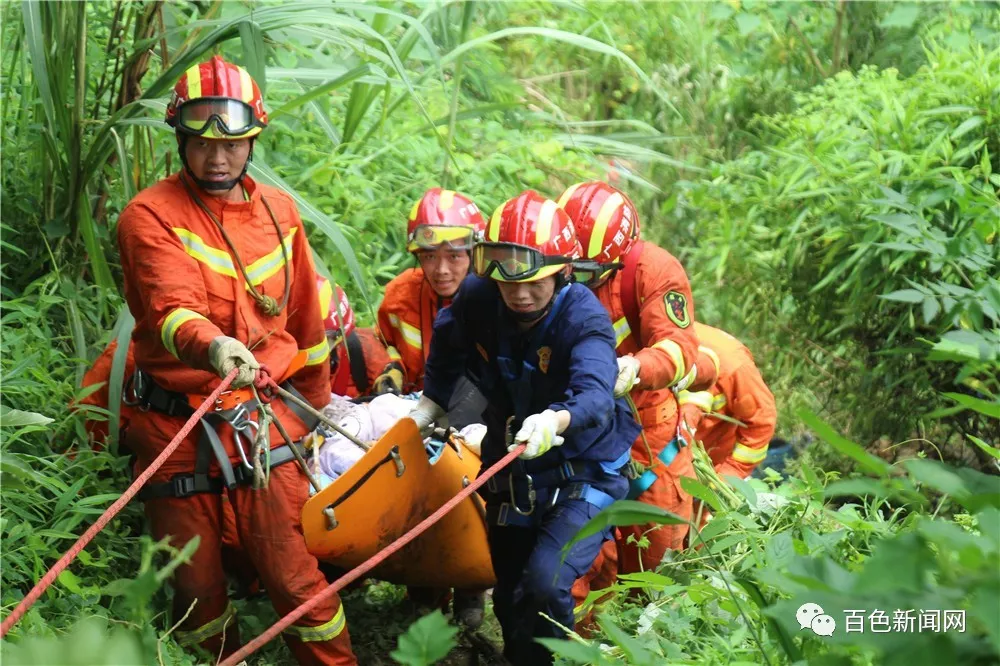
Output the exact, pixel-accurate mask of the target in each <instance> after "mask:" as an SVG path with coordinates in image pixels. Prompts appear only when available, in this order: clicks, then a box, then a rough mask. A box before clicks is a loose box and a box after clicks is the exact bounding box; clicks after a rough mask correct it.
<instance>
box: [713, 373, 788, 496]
mask: <svg viewBox="0 0 1000 666" xmlns="http://www.w3.org/2000/svg"><path fill="white" fill-rule="evenodd" d="M725 383H726V384H728V385H727V386H724V387H723V388H724V389H725V395H726V396H727V398H726V400H727V404H726V411H727V412H729V413H730V414H731V415H732V416H733V418H736V419H738V420H739V421H740V422H742V423H743V424H744V425H742V426H740V427H738V428H737V429H736V444H735V446H733V452H732V453H731V454H730V455H729V458H727V459H726V460H725V461H723V462H722V464H720V465H719V467H718V468H717V471H718V473H719V474H720V475H723V476H724V475H727V474H728V475H732V476H736V477H739V478H741V479H742V478H745V477H746V476H747V475H748V474H750V473H751V472H752V471H753V470H754V468H755V467H757V465H759V464H760V462H761V461H762V460H764V458H765V457H766V456H767V447H768V445H769V444H770V442H771V437H773V436H774V428H775V425H776V423H777V420H778V412H777V409H776V408H775V404H774V396H773V395H772V394H771V391H770V389H768V388H767V384H765V383H764V378H763V377H761V375H760V371H759V370H758V369H757V367H756V366H755V365H754V364H753V363H752V362H746V363H743V364H742V365H741V366H740V367H739V368H738V369H737V370H736V372H734V373H733V374H732V376H731V378H730V379H729V381H727V382H725Z"/></svg>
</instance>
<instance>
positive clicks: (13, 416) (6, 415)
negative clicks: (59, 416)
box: [0, 405, 52, 428]
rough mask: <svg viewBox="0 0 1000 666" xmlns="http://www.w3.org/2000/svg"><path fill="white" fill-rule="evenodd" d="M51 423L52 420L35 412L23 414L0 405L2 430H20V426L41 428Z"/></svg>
mask: <svg viewBox="0 0 1000 666" xmlns="http://www.w3.org/2000/svg"><path fill="white" fill-rule="evenodd" d="M50 423H52V419H50V418H49V417H47V416H45V415H43V414H39V413H37V412H25V411H22V410H20V409H11V408H10V407H7V406H6V405H0V426H3V427H4V428H20V427H22V426H43V425H48V424H50Z"/></svg>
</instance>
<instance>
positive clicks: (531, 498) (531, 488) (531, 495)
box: [507, 474, 538, 516]
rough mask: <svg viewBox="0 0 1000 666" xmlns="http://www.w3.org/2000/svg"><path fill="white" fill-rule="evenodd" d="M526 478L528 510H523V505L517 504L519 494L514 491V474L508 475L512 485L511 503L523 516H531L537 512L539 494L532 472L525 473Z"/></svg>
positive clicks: (509, 484) (509, 482)
mask: <svg viewBox="0 0 1000 666" xmlns="http://www.w3.org/2000/svg"><path fill="white" fill-rule="evenodd" d="M524 478H525V479H527V481H528V510H527V511H521V507H519V506H518V505H517V495H516V494H515V493H514V475H513V474H511V475H510V476H509V477H508V484H507V485H508V486H509V487H510V505H511V507H513V509H514V511H515V512H517V513H518V515H521V516H530V515H531V514H533V513H534V512H535V499H536V498H537V497H538V494H537V493H536V492H535V482H534V479H532V478H531V475H530V474H525V475H524Z"/></svg>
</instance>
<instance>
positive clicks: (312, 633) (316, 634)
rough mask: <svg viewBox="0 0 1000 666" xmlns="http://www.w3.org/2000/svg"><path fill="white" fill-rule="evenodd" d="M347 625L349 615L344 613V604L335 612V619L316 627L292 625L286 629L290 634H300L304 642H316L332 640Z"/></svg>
mask: <svg viewBox="0 0 1000 666" xmlns="http://www.w3.org/2000/svg"><path fill="white" fill-rule="evenodd" d="M346 626H347V616H345V615H344V607H343V605H341V606H340V608H338V609H337V612H336V613H334V614H333V619H331V620H330V621H329V622H324V623H323V624H321V625H319V626H316V627H302V626H296V625H294V624H293V625H292V626H290V627H288V629H285V631H287V632H288V633H290V634H295V635H296V636H298V638H299V640H300V641H302V642H303V643H316V642H319V641H331V640H333V639H334V638H336V637H337V636H339V635H340V634H341V633H342V632H343V631H344V627H346Z"/></svg>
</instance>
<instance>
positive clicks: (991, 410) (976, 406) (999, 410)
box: [942, 393, 1000, 419]
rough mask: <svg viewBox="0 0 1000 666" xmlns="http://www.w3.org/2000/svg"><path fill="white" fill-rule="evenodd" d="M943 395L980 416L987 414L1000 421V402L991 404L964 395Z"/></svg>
mask: <svg viewBox="0 0 1000 666" xmlns="http://www.w3.org/2000/svg"><path fill="white" fill-rule="evenodd" d="M942 395H944V396H945V397H946V398H950V399H952V400H954V401H955V402H957V403H958V404H960V405H962V406H963V407H965V408H966V409H971V410H973V411H976V412H979V413H980V414H985V415H986V416H989V417H990V418H994V419H1000V402H990V401H988V400H982V399H980V398H975V397H973V396H971V395H965V394H963V393H944V394H942Z"/></svg>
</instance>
